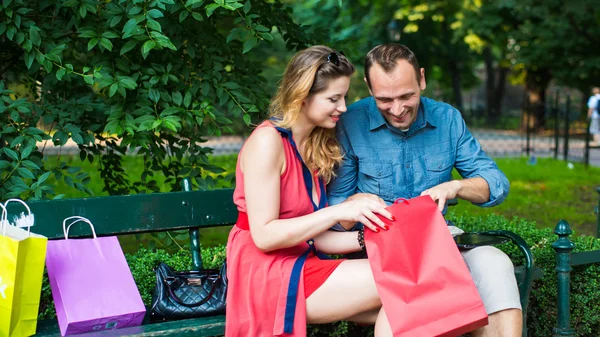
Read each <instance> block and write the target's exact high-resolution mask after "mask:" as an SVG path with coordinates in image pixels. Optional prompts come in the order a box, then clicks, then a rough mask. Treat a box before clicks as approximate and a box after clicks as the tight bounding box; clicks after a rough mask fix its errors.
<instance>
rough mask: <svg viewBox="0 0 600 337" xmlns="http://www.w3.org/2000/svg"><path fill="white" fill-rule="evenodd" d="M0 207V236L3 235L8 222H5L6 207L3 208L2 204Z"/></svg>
mask: <svg viewBox="0 0 600 337" xmlns="http://www.w3.org/2000/svg"><path fill="white" fill-rule="evenodd" d="M0 207H1V208H2V215H0V229H1V230H2V235H5V234H6V229H4V228H5V227H6V226H8V220H6V217H7V216H8V211H7V210H6V207H4V204H2V203H0Z"/></svg>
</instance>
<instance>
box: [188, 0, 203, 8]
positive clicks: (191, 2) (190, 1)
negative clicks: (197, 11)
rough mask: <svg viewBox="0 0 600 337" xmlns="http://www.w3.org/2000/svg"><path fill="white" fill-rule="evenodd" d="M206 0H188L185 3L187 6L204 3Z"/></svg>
mask: <svg viewBox="0 0 600 337" xmlns="http://www.w3.org/2000/svg"><path fill="white" fill-rule="evenodd" d="M203 2H204V0H187V1H186V3H185V7H190V6H193V5H202V3H203Z"/></svg>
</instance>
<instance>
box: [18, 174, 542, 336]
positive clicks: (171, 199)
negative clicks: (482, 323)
mask: <svg viewBox="0 0 600 337" xmlns="http://www.w3.org/2000/svg"><path fill="white" fill-rule="evenodd" d="M183 190H184V191H182V192H170V193H154V194H138V195H127V196H109V197H93V198H83V199H65V200H48V201H32V202H28V205H29V206H30V208H31V210H32V212H33V213H34V214H35V215H36V219H37V225H36V233H39V234H42V235H44V236H47V237H48V239H50V240H56V239H63V238H64V234H63V232H62V227H61V226H60V224H61V223H62V220H63V219H65V218H67V217H70V216H74V215H79V216H83V217H86V218H88V219H90V220H91V221H92V222H93V224H94V227H95V230H96V234H97V235H98V236H112V235H117V236H118V235H126V234H141V233H152V232H164V231H171V230H189V235H190V251H191V254H192V263H193V266H192V268H193V269H196V270H199V269H202V258H201V255H200V229H201V228H207V227H217V226H231V225H233V224H235V222H236V220H237V208H236V206H235V205H234V204H233V189H218V190H212V191H191V188H190V184H189V181H187V180H184V181H183ZM485 233H486V234H491V235H496V236H500V237H503V238H506V239H508V240H510V241H512V242H513V243H515V244H517V245H518V246H519V249H520V250H521V252H522V253H523V255H524V258H525V264H524V265H523V266H518V267H516V268H515V274H516V277H517V282H518V285H519V291H520V295H521V303H522V305H523V308H524V310H523V311H524V316H525V313H526V310H527V304H528V298H529V293H530V291H531V284H532V281H533V280H534V279H536V278H539V277H541V270H539V269H538V268H535V267H534V264H533V255H532V254H531V251H530V250H529V248H528V246H527V244H526V243H525V241H523V240H522V239H521V238H520V237H519V236H518V235H516V234H514V233H512V232H508V231H491V232H485ZM89 234H90V233H89V230H87V229H86V228H85V227H81V228H74V229H73V230H71V232H70V234H69V237H72V238H77V237H89V236H90V235H89ZM147 316H148V315H147ZM224 328H225V316H213V317H207V318H197V319H187V320H180V321H170V322H151V321H150V320H149V319H145V321H144V325H142V326H139V327H131V328H124V329H117V330H108V331H102V332H94V333H87V334H82V335H81V336H86V337H88V336H89V337H100V336H142V335H144V336H146V335H152V336H199V337H202V336H217V335H223V334H224ZM35 336H44V337H45V336H60V331H59V328H58V323H57V322H56V320H48V321H41V322H38V329H37V334H36V335H35ZM523 336H524V337H525V336H527V330H526V326H524V332H523Z"/></svg>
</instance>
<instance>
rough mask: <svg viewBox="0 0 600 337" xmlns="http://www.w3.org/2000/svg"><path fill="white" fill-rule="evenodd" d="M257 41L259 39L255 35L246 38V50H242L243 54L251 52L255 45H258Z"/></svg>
mask: <svg viewBox="0 0 600 337" xmlns="http://www.w3.org/2000/svg"><path fill="white" fill-rule="evenodd" d="M257 43H258V39H257V38H255V37H251V38H249V39H248V40H246V42H244V50H243V51H242V54H245V53H247V52H249V51H250V50H251V49H252V48H254V46H256V44H257Z"/></svg>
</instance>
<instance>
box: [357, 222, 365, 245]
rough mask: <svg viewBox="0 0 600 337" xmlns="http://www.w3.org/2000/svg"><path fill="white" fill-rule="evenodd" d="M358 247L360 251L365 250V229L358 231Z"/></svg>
mask: <svg viewBox="0 0 600 337" xmlns="http://www.w3.org/2000/svg"><path fill="white" fill-rule="evenodd" d="M358 245H359V246H360V249H362V250H365V228H364V227H363V228H361V229H359V230H358Z"/></svg>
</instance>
